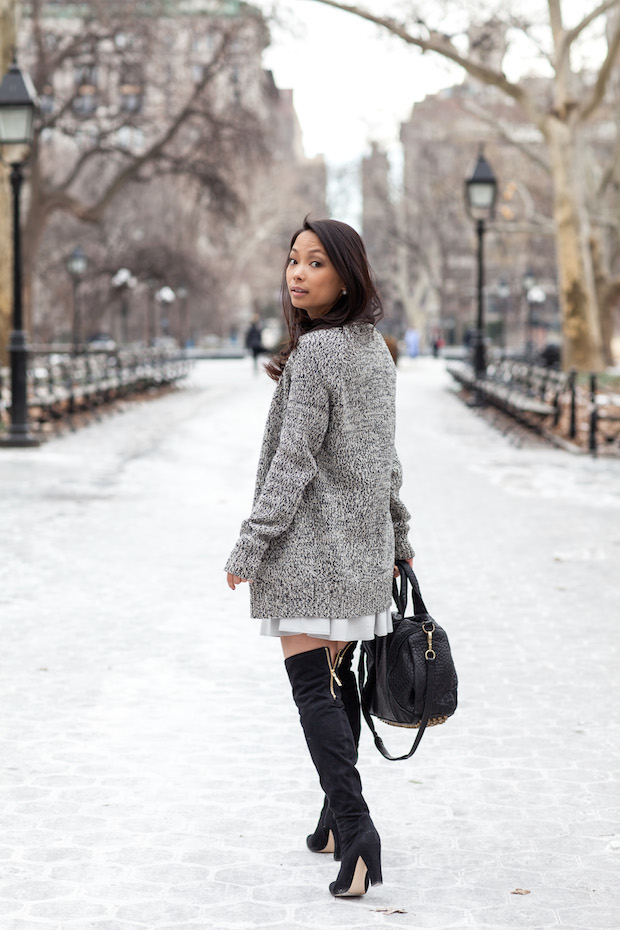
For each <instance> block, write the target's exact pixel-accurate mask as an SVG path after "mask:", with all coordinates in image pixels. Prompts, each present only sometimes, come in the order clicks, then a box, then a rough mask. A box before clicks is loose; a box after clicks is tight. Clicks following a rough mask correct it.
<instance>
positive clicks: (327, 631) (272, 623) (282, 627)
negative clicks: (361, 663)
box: [260, 610, 393, 643]
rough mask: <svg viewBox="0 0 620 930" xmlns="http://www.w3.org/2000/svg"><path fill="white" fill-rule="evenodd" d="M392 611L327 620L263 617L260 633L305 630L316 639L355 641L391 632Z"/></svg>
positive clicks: (289, 633)
mask: <svg viewBox="0 0 620 930" xmlns="http://www.w3.org/2000/svg"><path fill="white" fill-rule="evenodd" d="M392 629H393V628H392V612H391V610H382V611H380V612H379V613H376V614H368V615H367V616H365V617H349V618H345V619H342V620H340V619H338V620H328V619H324V618H323V617H293V618H289V619H286V620H261V627H260V635H261V636H298V635H299V634H300V633H306V634H307V635H308V636H312V637H313V638H314V639H329V640H332V641H333V642H340V643H344V642H352V641H353V640H360V639H366V640H368V639H374V638H375V636H387V634H388V633H391V632H392Z"/></svg>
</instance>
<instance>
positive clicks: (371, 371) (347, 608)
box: [226, 323, 413, 619]
mask: <svg viewBox="0 0 620 930" xmlns="http://www.w3.org/2000/svg"><path fill="white" fill-rule="evenodd" d="M395 385H396V368H395V366H394V362H393V361H392V357H391V355H390V353H389V351H388V349H387V346H386V345H385V342H384V340H383V338H382V336H381V335H380V334H379V333H378V332H377V330H376V329H375V327H374V326H373V325H372V324H371V323H350V324H348V325H345V326H342V327H338V328H333V329H322V330H315V331H313V332H309V333H306V334H305V335H303V336H301V338H300V340H299V344H298V346H297V348H296V349H295V351H294V352H293V353H291V355H290V357H289V359H288V361H287V363H286V365H285V368H284V371H283V373H282V376H281V377H280V380H279V382H278V384H277V386H276V389H275V392H274V395H273V400H272V403H271V409H270V411H269V416H268V419H267V425H266V427H265V435H264V438H263V445H262V449H261V454H260V460H259V464H258V474H257V478H256V491H255V494H254V504H253V507H252V512H251V514H250V516H249V517H248V519H247V520H244V521H243V523H242V525H241V534H240V536H239V539H238V541H237V543H236V545H235V547H234V549H233V551H232V553H231V555H230V557H229V559H228V562H227V563H226V570H227V571H229V572H232V573H233V574H235V575H239V576H240V577H241V578H248V579H250V580H252V581H253V584H251V585H250V597H251V606H252V616H253V617H263V618H264V617H270V618H275V619H284V618H288V617H326V618H330V619H333V618H337V617H357V616H364V615H367V614H373V613H375V612H376V611H381V610H385V609H387V608H388V607H389V605H390V603H391V599H392V568H393V565H394V558H410V557H411V556H412V555H413V550H412V549H411V546H410V545H409V542H408V540H407V531H408V521H409V513H408V512H407V510H406V508H405V507H404V505H403V504H402V503H401V501H400V499H399V496H398V492H399V489H400V485H401V482H402V471H401V466H400V462H399V461H398V457H397V455H396V450H395V448H394V420H395V410H394V394H395Z"/></svg>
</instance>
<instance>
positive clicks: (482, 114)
mask: <svg viewBox="0 0 620 930" xmlns="http://www.w3.org/2000/svg"><path fill="white" fill-rule="evenodd" d="M461 105H462V107H463V109H464V110H467V112H469V113H471V114H472V116H476V117H477V118H478V119H479V120H481V122H483V123H486V125H487V126H490V127H491V128H492V129H495V130H496V131H497V134H498V136H499V138H500V139H503V140H504V141H505V142H508V143H509V144H510V145H512V146H514V148H516V149H518V151H519V152H521V153H522V154H523V155H525V156H526V157H527V158H529V160H530V161H531V162H533V163H534V164H535V165H537V166H538V167H539V168H542V170H543V171H545V172H546V173H547V174H551V166H550V164H549V162H548V161H547V160H546V159H544V158H542V157H541V156H540V155H537V154H536V153H535V152H533V151H532V150H531V148H529V147H528V146H527V145H526V144H525V142H519V140H518V139H515V138H514V136H513V135H512V133H511V130H512V127H510V126H508V125H507V124H506V123H504V122H502V120H500V119H499V118H498V117H497V116H495V115H494V114H492V113H489V112H488V111H487V110H485V109H484V107H482V106H480V104H477V103H476V101H475V100H463V101H462V102H461Z"/></svg>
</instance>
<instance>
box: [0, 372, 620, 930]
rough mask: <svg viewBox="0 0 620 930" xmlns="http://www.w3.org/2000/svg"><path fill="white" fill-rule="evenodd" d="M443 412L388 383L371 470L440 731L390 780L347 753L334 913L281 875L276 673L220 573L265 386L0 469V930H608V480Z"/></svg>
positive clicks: (292, 814) (207, 393)
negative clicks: (425, 650)
mask: <svg viewBox="0 0 620 930" xmlns="http://www.w3.org/2000/svg"><path fill="white" fill-rule="evenodd" d="M449 388H450V386H449V379H448V377H447V375H446V374H445V373H444V371H443V366H442V364H441V363H439V362H434V361H433V360H432V359H421V360H418V361H417V362H416V363H412V362H409V361H405V362H404V364H403V365H402V367H401V369H400V373H399V399H398V404H399V414H398V415H399V422H398V449H399V454H400V456H401V459H402V461H403V465H404V469H405V475H406V480H405V486H404V489H403V498H404V500H405V502H406V503H407V505H408V506H409V509H410V510H411V511H412V512H413V514H414V519H413V534H412V539H413V542H414V546H415V547H416V549H417V552H418V556H417V559H416V569H417V571H418V573H419V576H420V579H421V583H422V590H423V592H424V594H425V599H426V601H427V604H428V606H429V608H430V610H431V612H432V613H434V614H435V616H436V618H437V619H438V620H439V621H440V622H441V623H443V624H444V625H445V626H446V628H447V630H448V632H449V634H450V638H451V642H452V647H453V651H454V654H455V659H456V661H457V667H458V671H459V676H460V707H459V710H458V712H457V714H456V715H455V717H454V718H453V719H452V720H450V721H449V722H448V723H447V724H446V725H445V726H444V727H440V728H437V729H434V730H432V731H429V733H428V734H427V736H425V739H424V742H423V744H422V747H421V749H420V751H419V753H418V754H417V755H416V757H415V758H414V759H413V760H411V761H410V762H407V763H397V764H392V763H388V762H385V761H384V760H383V759H382V758H381V757H380V756H379V755H378V753H377V752H376V750H375V749H374V747H373V746H372V742H371V739H370V737H369V734H368V733H367V732H365V733H364V735H363V743H362V748H361V762H360V765H361V772H362V777H363V780H364V785H365V793H366V796H367V798H368V801H369V804H370V807H371V809H372V811H373V814H374V816H375V820H376V822H377V825H378V827H379V830H380V832H381V835H382V840H383V845H384V878H385V884H384V885H383V887H382V888H379V889H373V890H372V892H371V893H369V895H367V896H366V897H365V898H362V899H359V900H350V901H343V900H333V899H332V898H331V897H330V895H329V893H328V892H327V886H328V883H329V881H331V880H332V879H333V878H334V876H335V872H336V870H337V866H336V865H335V864H334V863H333V861H331V859H330V857H327V856H316V855H313V854H311V853H309V852H308V851H307V850H306V849H305V844H304V839H305V835H306V833H308V832H309V831H310V830H311V829H313V828H314V824H315V821H316V816H317V814H318V810H319V807H320V792H319V789H318V786H317V784H316V777H315V774H314V771H313V769H312V767H311V763H310V761H309V759H308V758H307V752H306V749H305V745H304V743H303V739H302V735H301V732H300V730H299V726H298V722H297V716H296V711H295V708H294V706H293V704H292V700H291V698H290V694H289V686H288V681H287V679H286V676H285V673H284V670H283V666H282V661H281V657H280V654H279V646H278V644H277V643H276V642H274V641H271V640H265V639H262V638H259V637H258V636H256V629H255V628H256V622H255V621H252V620H250V619H249V618H248V609H247V590H245V589H242V590H241V591H237V592H235V593H234V594H233V593H232V592H230V591H229V590H228V588H227V587H226V586H225V576H224V574H223V571H222V566H223V563H224V561H225V559H226V556H227V554H228V551H229V550H230V548H231V547H232V544H233V542H234V540H235V538H236V533H237V530H238V527H239V523H240V521H241V519H242V518H243V517H244V516H245V515H246V514H247V512H248V509H249V506H250V502H251V496H252V490H253V481H254V469H255V466H256V461H257V457H258V449H259V444H260V438H261V435H262V429H263V424H264V418H265V415H266V411H267V407H268V404H269V400H270V395H271V389H272V386H271V383H270V382H268V381H267V379H266V378H263V377H258V378H256V377H254V376H253V374H252V371H251V364H250V362H249V361H247V362H246V361H245V360H244V361H241V362H204V363H201V364H200V365H199V366H198V367H197V368H196V370H195V372H194V374H193V375H192V377H191V379H190V381H189V382H188V384H187V387H186V388H185V389H184V390H181V391H179V392H177V393H174V394H171V395H169V396H167V397H164V398H162V399H160V400H157V401H155V402H152V403H148V404H137V405H134V406H130V407H129V408H128V409H127V410H126V411H125V412H123V413H120V414H118V415H115V416H113V417H110V418H107V419H105V420H103V421H102V422H100V423H94V424H93V425H91V426H90V427H88V428H86V429H84V430H82V431H80V432H78V433H76V434H73V435H68V436H66V437H64V438H60V439H56V440H53V441H51V442H50V443H48V444H47V445H46V446H44V447H42V448H41V449H39V450H1V451H0V513H1V514H2V522H1V526H2V535H3V545H2V552H3V557H2V567H1V569H0V631H1V635H2V649H1V651H0V706H1V707H2V721H1V726H0V758H1V760H2V771H1V780H0V797H1V799H2V807H1V810H2V823H1V827H2V831H1V833H0V927H1V930H37V928H41V930H65V928H66V930H69V928H70V930H87V928H88V930H137V928H145V927H146V928H162V930H173V928H174V930H189V928H197V930H212V928H213V930H233V928H250V927H251V928H262V927H281V928H285V930H298V928H330V930H332V928H337V930H349V928H351V930H353V928H356V930H357V928H359V930H367V928H375V927H405V928H408V930H409V928H411V930H413V928H416V930H417V928H442V930H443V928H454V930H465V928H472V927H479V928H482V927H484V928H487V930H504V928H515V930H522V928H526V927H527V928H541V930H542V928H547V927H556V926H558V927H562V928H569V930H594V928H598V927H601V928H603V927H605V928H614V930H618V927H620V892H619V882H618V874H619V871H618V869H619V857H620V765H619V762H620V758H619V745H620V733H619V730H620V726H619V724H620V674H619V672H620V668H619V665H620V663H619V658H618V657H619V646H620V571H619V566H620V462H618V461H599V462H597V461H592V460H590V459H586V458H575V457H573V456H571V455H569V454H567V453H563V452H560V451H558V450H554V449H547V448H546V447H543V446H540V445H538V444H537V443H532V444H531V445H528V446H527V447H526V448H522V449H516V448H514V447H513V446H511V445H510V444H509V443H508V441H507V440H506V439H504V438H502V437H501V436H500V435H498V434H497V433H496V432H494V431H493V430H492V429H491V428H489V426H488V425H487V424H486V423H485V422H484V421H483V420H482V419H480V418H478V417H477V416H476V415H475V413H473V412H471V411H469V410H467V409H466V408H464V407H463V406H462V405H461V404H460V402H459V401H458V400H457V399H456V398H455V397H454V396H453V394H452V393H451V390H450V389H449ZM222 627H223V629H222ZM216 628H220V629H219V631H217V632H216ZM407 740H408V737H407V734H406V733H401V732H400V731H395V730H394V729H390V730H389V731H388V733H387V734H386V741H387V742H388V745H392V746H396V747H399V746H404V745H405V743H406V742H407ZM516 889H524V890H528V891H530V894H528V895H514V894H511V892H514V891H515V890H516ZM379 908H399V909H402V910H404V911H405V912H406V913H404V914H399V913H395V914H391V915H386V914H382V913H379V912H378V911H377V910H376V909H379Z"/></svg>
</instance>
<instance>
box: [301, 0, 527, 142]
mask: <svg viewBox="0 0 620 930" xmlns="http://www.w3.org/2000/svg"><path fill="white" fill-rule="evenodd" d="M314 2H315V3H323V4H325V5H326V6H331V7H333V8H334V9H336V10H342V11H343V12H345V13H351V14H353V15H354V16H358V17H360V19H365V20H367V21H368V22H370V23H374V24H375V25H376V26H381V27H383V28H384V29H387V30H388V32H391V33H392V35H395V36H398V38H400V39H402V40H403V41H404V42H406V43H407V44H408V45H414V46H416V48H419V49H421V50H422V51H423V52H435V53H436V54H438V55H441V56H442V57H443V58H447V59H448V60H449V61H452V62H453V63H454V64H456V65H459V66H460V67H461V68H463V70H464V71H466V72H467V73H468V74H469V75H471V77H473V78H476V80H478V81H481V82H482V83H483V84H488V85H490V86H492V87H498V88H499V89H500V90H502V91H503V92H504V93H505V94H507V95H508V96H509V97H512V98H513V100H516V101H517V102H518V103H519V104H521V106H522V107H523V109H524V110H525V111H526V113H527V114H528V116H529V117H530V119H531V120H532V122H534V123H535V124H536V125H537V126H538V127H539V128H540V129H541V130H542V127H543V125H544V113H542V111H541V110H540V109H539V108H538V106H537V104H536V102H535V99H534V97H533V96H532V95H531V94H530V93H529V92H528V91H526V90H525V88H523V87H521V86H520V85H519V84H513V83H512V81H509V80H508V78H507V77H506V75H505V74H504V73H503V71H495V70H494V69H493V68H487V67H486V66H485V65H483V64H480V63H479V62H477V61H474V60H473V59H471V58H467V57H466V56H464V55H461V54H460V52H459V51H458V49H457V48H456V47H455V46H454V44H453V42H452V40H451V39H450V37H449V36H447V35H445V34H443V33H440V32H437V31H435V30H429V36H430V37H429V38H428V39H422V38H419V37H417V36H413V35H411V33H410V32H409V31H408V30H407V29H406V27H405V26H403V25H402V24H401V23H398V22H396V20H394V19H392V18H391V17H385V16H376V15H375V14H374V13H371V12H370V11H368V10H364V9H362V7H359V6H356V5H351V4H348V3H340V2H339V0H314ZM427 28H428V27H427Z"/></svg>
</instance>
